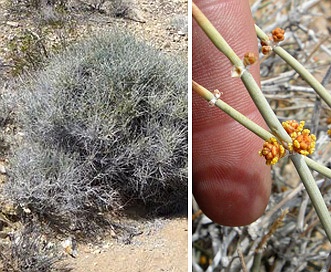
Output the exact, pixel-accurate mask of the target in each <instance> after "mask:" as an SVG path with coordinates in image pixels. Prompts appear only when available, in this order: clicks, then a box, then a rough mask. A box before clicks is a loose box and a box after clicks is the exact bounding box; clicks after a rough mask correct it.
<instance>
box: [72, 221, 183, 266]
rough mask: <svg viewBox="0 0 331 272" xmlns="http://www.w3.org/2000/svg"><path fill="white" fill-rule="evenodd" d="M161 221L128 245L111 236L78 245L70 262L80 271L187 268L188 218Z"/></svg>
mask: <svg viewBox="0 0 331 272" xmlns="http://www.w3.org/2000/svg"><path fill="white" fill-rule="evenodd" d="M159 223H160V224H161V225H162V226H159V227H156V226H155V224H154V227H151V228H149V229H148V228H146V229H145V231H143V233H142V234H141V235H139V236H136V237H134V238H133V240H132V243H131V244H128V245H125V244H123V243H118V242H116V240H114V239H113V238H111V237H108V238H106V239H105V240H104V241H103V242H102V244H101V245H100V246H98V247H95V246H91V245H78V247H77V249H78V256H77V258H76V259H71V260H69V261H68V262H69V264H70V265H71V267H72V268H73V271H77V272H109V271H124V272H125V271H169V272H170V271H173V272H175V271H177V272H181V271H188V263H187V259H188V255H187V248H188V245H187V237H188V231H187V223H188V222H187V219H186V218H179V219H171V220H165V221H160V222H159ZM147 225H148V224H147Z"/></svg>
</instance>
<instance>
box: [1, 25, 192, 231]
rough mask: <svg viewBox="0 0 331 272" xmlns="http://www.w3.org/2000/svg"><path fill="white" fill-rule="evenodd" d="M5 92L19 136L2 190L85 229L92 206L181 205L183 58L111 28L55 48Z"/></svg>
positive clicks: (158, 208)
mask: <svg viewBox="0 0 331 272" xmlns="http://www.w3.org/2000/svg"><path fill="white" fill-rule="evenodd" d="M20 89H21V90H20V91H19V92H18V93H17V96H16V97H15V99H16V100H17V105H18V124H19V125H20V126H21V127H22V132H23V133H24V144H22V146H21V147H20V149H19V150H16V151H15V154H14V157H13V160H12V170H11V171H12V172H11V173H10V181H9V182H7V183H6V184H5V186H4V192H3V193H4V195H5V196H6V197H8V198H10V199H11V200H13V201H14V202H15V203H17V204H19V205H21V206H23V207H26V208H29V209H30V210H31V211H32V213H33V214H37V215H38V216H40V217H41V218H43V219H46V220H47V222H49V223H51V224H53V225H54V224H55V225H58V224H62V225H63V226H62V227H65V228H67V229H69V230H77V229H78V230H87V229H89V226H92V225H93V224H100V222H103V220H104V218H102V211H105V210H109V209H118V208H120V207H122V206H123V205H125V204H127V203H129V204H134V203H135V202H143V203H144V204H145V206H146V207H147V208H148V209H149V210H150V211H151V212H153V213H157V214H166V213H170V214H172V213H175V212H178V211H179V210H180V209H183V208H184V209H186V208H187V155H188V154H187V140H188V139H187V113H188V111H187V64H186V61H184V60H182V59H178V58H176V57H175V56H170V55H166V54H165V53H162V52H160V51H158V50H156V49H154V48H152V47H151V46H149V45H147V44H146V43H144V42H141V41H138V40H137V39H136V38H134V37H133V36H131V35H129V34H125V33H122V32H120V31H118V30H116V31H115V30H114V31H112V32H109V33H108V32H107V33H104V34H102V35H98V36H95V37H93V38H91V39H90V40H88V41H85V42H83V43H80V44H77V45H76V46H74V47H72V48H70V49H68V50H67V51H66V52H65V53H63V54H61V55H57V56H55V57H54V58H53V60H52V61H51V62H50V64H49V65H48V66H47V67H46V69H45V70H44V71H41V72H38V73H36V74H35V75H34V77H33V78H32V79H29V80H27V81H26V82H25V83H24V85H23V86H22V87H21V88H20Z"/></svg>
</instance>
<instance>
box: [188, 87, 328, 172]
mask: <svg viewBox="0 0 331 272" xmlns="http://www.w3.org/2000/svg"><path fill="white" fill-rule="evenodd" d="M192 89H193V91H194V92H196V93H197V94H198V95H200V96H201V97H202V98H204V99H205V100H207V101H208V102H209V101H211V100H212V99H213V98H214V95H213V94H212V93H211V92H210V91H208V90H207V89H206V88H204V87H203V86H201V85H200V84H198V83H196V82H195V81H192ZM215 106H216V107H218V108H220V109H221V110H222V111H224V112H225V113H226V114H228V115H229V116H230V117H231V118H233V119H234V120H236V121H237V122H238V123H240V124H241V125H243V126H244V127H246V128H247V129H249V130H250V131H251V132H253V133H254V134H256V135H257V136H259V137H260V138H261V139H263V140H265V141H267V140H269V139H270V138H272V137H275V136H274V135H272V134H271V133H270V132H269V131H267V130H265V129H264V128H262V127H260V126H259V125H258V124H256V123H255V122H253V121H252V120H250V119H248V118H247V117H246V116H245V115H243V114H241V113H240V112H238V111H237V110H235V109H234V108H232V107H231V106H230V105H228V104H227V103H225V102H224V101H222V100H221V99H218V100H217V101H216V103H215ZM304 159H305V161H306V163H307V165H308V166H309V167H310V168H311V169H313V170H315V171H317V172H319V173H320V174H322V175H323V176H325V177H328V178H331V169H329V168H327V167H325V166H323V165H321V164H319V163H317V162H315V161H314V160H312V159H310V158H308V157H304Z"/></svg>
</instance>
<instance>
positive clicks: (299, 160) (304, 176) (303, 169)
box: [291, 154, 331, 241]
mask: <svg viewBox="0 0 331 272" xmlns="http://www.w3.org/2000/svg"><path fill="white" fill-rule="evenodd" d="M291 160H292V162H293V164H294V166H295V168H296V169H297V171H298V173H299V176H300V178H301V180H302V182H303V184H304V186H305V188H306V190H307V193H308V195H309V198H310V200H311V202H312V204H313V206H314V208H315V210H316V213H317V215H318V218H319V219H320V221H321V223H322V226H323V228H324V230H325V233H326V235H327V237H328V239H329V241H331V217H330V214H329V210H328V208H327V207H326V205H325V202H324V199H323V197H322V196H321V193H320V190H319V188H318V187H317V184H316V182H315V180H314V178H313V176H312V174H311V172H310V170H309V168H308V167H307V164H306V163H305V160H304V158H303V156H301V155H300V154H293V155H292V156H291Z"/></svg>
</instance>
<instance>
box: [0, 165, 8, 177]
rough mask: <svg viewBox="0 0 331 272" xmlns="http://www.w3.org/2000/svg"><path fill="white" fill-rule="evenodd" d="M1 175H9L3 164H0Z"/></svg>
mask: <svg viewBox="0 0 331 272" xmlns="http://www.w3.org/2000/svg"><path fill="white" fill-rule="evenodd" d="M0 174H3V175H5V174H7V170H6V167H5V166H4V165H3V164H0Z"/></svg>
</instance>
